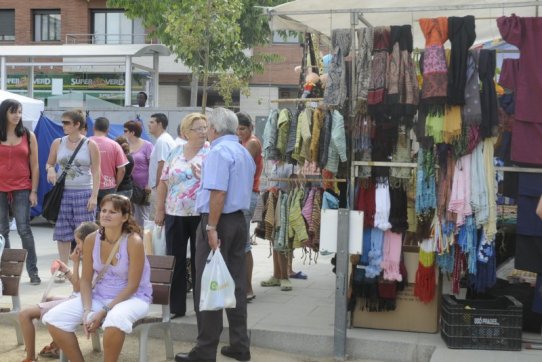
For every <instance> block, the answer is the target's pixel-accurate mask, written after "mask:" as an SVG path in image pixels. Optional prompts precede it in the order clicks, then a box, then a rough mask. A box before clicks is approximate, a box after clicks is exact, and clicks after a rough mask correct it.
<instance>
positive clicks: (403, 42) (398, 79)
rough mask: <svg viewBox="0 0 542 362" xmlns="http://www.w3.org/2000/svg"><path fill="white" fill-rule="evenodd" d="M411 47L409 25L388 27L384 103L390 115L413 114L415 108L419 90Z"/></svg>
mask: <svg viewBox="0 0 542 362" xmlns="http://www.w3.org/2000/svg"><path fill="white" fill-rule="evenodd" d="M412 47H413V41H412V28H411V26H410V25H402V26H392V27H391V28H390V47H389V49H388V52H389V54H390V55H389V57H388V67H387V85H388V93H387V96H386V103H387V105H388V114H390V115H391V116H392V117H401V116H407V115H408V116H413V115H414V114H415V113H416V110H417V106H418V103H419V90H418V81H417V79H416V69H415V67H414V63H413V61H412V55H411V54H412Z"/></svg>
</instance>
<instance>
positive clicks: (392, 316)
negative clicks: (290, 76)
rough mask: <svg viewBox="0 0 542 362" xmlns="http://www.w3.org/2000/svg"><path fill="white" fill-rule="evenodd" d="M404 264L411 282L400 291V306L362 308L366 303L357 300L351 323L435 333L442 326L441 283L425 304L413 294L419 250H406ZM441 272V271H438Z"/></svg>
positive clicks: (398, 296) (375, 327) (353, 325)
mask: <svg viewBox="0 0 542 362" xmlns="http://www.w3.org/2000/svg"><path fill="white" fill-rule="evenodd" d="M404 258H405V266H406V269H407V273H408V285H407V286H406V287H405V289H404V290H403V291H402V292H399V293H397V308H396V309H395V310H394V311H391V312H368V311H366V310H362V309H361V307H362V306H363V303H362V301H361V300H358V301H357V303H356V308H355V310H354V311H353V312H352V327H361V328H373V329H387V330H394V331H409V332H426V333H436V332H438V330H439V329H438V326H439V313H440V295H441V294H442V285H441V284H442V283H440V282H439V278H438V276H437V277H436V280H437V290H436V295H435V298H433V300H432V301H431V302H430V303H428V304H425V303H423V302H421V301H420V300H419V299H418V298H417V297H416V296H415V295H414V282H415V280H416V270H417V269H418V253H414V252H405V253H404ZM435 272H436V273H438V271H435Z"/></svg>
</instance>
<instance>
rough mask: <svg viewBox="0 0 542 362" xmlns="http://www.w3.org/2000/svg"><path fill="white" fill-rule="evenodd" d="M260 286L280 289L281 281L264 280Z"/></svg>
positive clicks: (274, 279) (276, 279)
mask: <svg viewBox="0 0 542 362" xmlns="http://www.w3.org/2000/svg"><path fill="white" fill-rule="evenodd" d="M260 285H261V286H262V287H280V279H278V278H275V277H271V278H269V279H267V280H263V281H262V282H261V283H260Z"/></svg>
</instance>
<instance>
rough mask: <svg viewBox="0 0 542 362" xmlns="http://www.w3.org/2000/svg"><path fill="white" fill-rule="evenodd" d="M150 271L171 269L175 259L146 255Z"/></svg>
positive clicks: (167, 256)
mask: <svg viewBox="0 0 542 362" xmlns="http://www.w3.org/2000/svg"><path fill="white" fill-rule="evenodd" d="M147 259H148V260H149V264H150V266H151V268H152V269H173V266H174V265H175V257H174V256H173V255H147Z"/></svg>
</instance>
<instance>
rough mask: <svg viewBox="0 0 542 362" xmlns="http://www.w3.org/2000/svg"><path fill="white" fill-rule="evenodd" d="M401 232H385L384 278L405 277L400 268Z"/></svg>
mask: <svg viewBox="0 0 542 362" xmlns="http://www.w3.org/2000/svg"><path fill="white" fill-rule="evenodd" d="M401 247H402V237H401V234H397V233H394V232H392V231H390V230H388V231H385V232H384V248H383V249H384V250H383V259H382V263H381V264H380V266H381V267H382V269H383V270H384V279H385V280H388V281H398V282H400V281H402V280H403V277H402V275H401V271H400V270H399V263H400V262H401Z"/></svg>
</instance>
